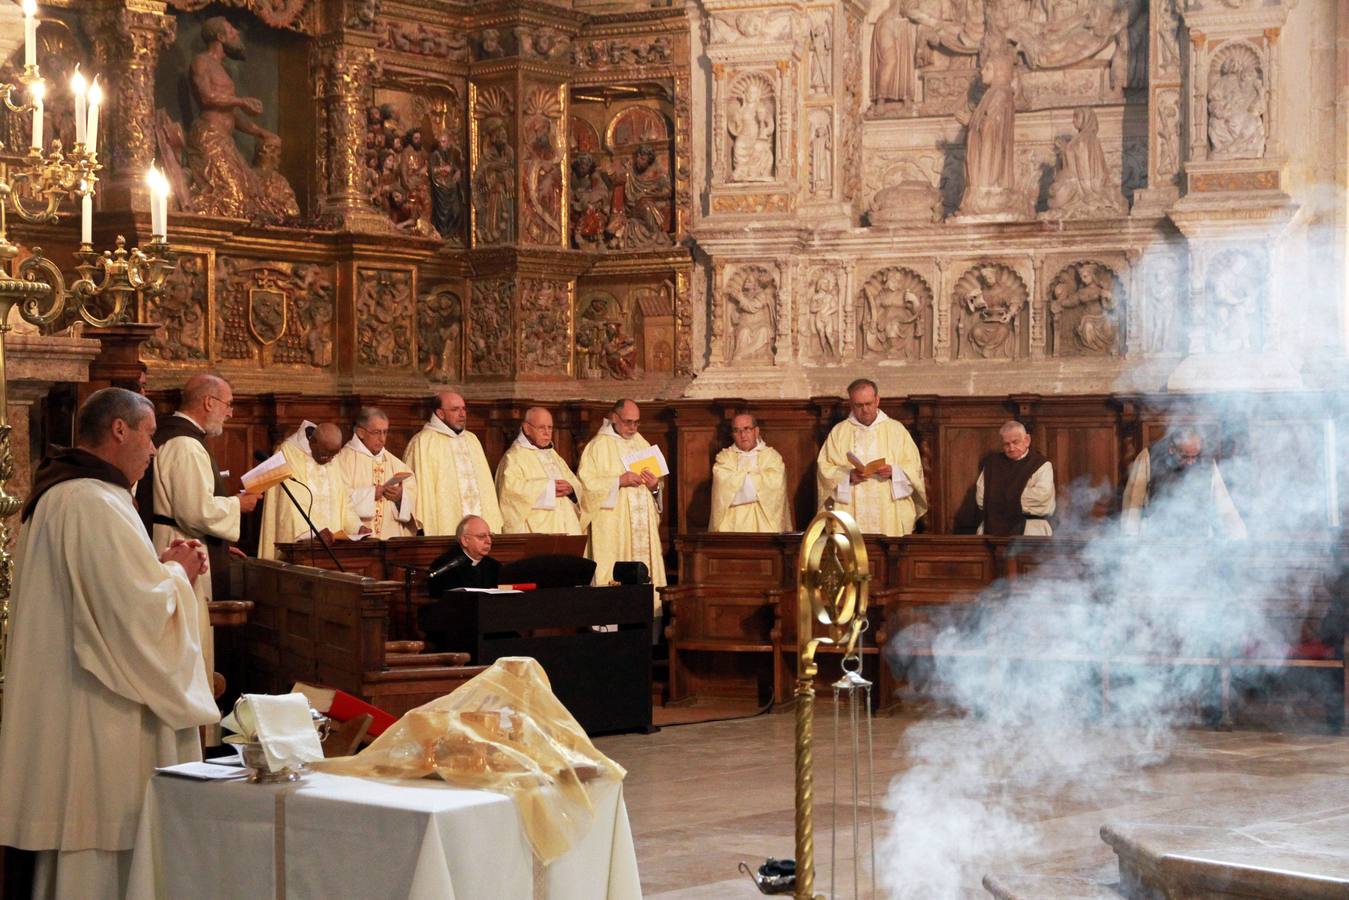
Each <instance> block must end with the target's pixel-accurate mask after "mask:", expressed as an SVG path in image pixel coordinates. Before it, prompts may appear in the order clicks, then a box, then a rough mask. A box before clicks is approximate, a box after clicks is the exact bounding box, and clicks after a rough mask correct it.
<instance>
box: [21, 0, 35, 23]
mask: <svg viewBox="0 0 1349 900" xmlns="http://www.w3.org/2000/svg"><path fill="white" fill-rule="evenodd" d="M23 14H24V15H25V16H27V17H28V18H30V19H31V18H32V17H33V16H35V15H37V0H23Z"/></svg>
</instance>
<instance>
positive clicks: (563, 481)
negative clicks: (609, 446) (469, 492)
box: [496, 406, 581, 534]
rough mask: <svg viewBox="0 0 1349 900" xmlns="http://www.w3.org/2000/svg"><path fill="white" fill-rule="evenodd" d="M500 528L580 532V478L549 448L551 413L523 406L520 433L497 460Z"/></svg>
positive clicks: (507, 531)
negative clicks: (524, 409)
mask: <svg viewBox="0 0 1349 900" xmlns="http://www.w3.org/2000/svg"><path fill="white" fill-rule="evenodd" d="M496 484H497V493H498V494H499V495H500V500H501V517H502V520H503V522H504V525H503V527H502V533H503V534H528V533H534V534H581V520H580V517H579V516H578V515H577V512H576V505H577V503H579V502H580V494H581V480H580V479H579V478H577V477H576V474H575V473H574V472H572V470H571V469H570V468H569V467H568V466H567V464H566V462H564V461H563V459H562V457H560V456H558V454H557V450H555V449H554V448H553V414H552V413H550V412H549V411H548V410H546V409H544V408H543V407H542V406H532V407H530V408H529V409H528V410H527V411H526V412H525V421H524V425H522V426H521V428H520V436H519V437H517V438H516V439H515V443H513V444H511V446H510V449H509V450H507V451H506V455H505V456H503V457H501V463H500V464H499V465H498V466H497V477H496Z"/></svg>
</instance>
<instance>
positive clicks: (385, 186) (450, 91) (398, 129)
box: [363, 85, 468, 247]
mask: <svg viewBox="0 0 1349 900" xmlns="http://www.w3.org/2000/svg"><path fill="white" fill-rule="evenodd" d="M461 97H462V94H461V93H460V89H459V88H458V87H457V86H456V85H448V86H446V87H445V88H444V89H442V90H436V91H422V90H419V91H410V90H402V89H397V88H389V87H380V88H377V89H376V90H375V91H374V99H373V102H372V105H371V106H370V108H369V110H368V111H367V115H366V129H365V157H364V159H365V167H364V170H363V178H364V193H365V195H366V196H367V197H368V198H369V200H370V203H371V205H372V206H374V207H375V208H376V209H377V210H379V211H380V212H381V213H383V214H384V215H385V216H386V217H387V218H388V220H389V221H390V222H391V223H392V224H393V225H394V227H395V228H397V229H398V230H400V231H404V232H407V233H409V234H415V235H418V236H420V237H439V238H442V239H444V240H445V241H447V242H448V243H449V244H450V245H451V246H455V247H462V246H464V244H465V238H466V235H465V229H466V225H467V220H468V203H467V198H466V197H465V196H464V173H465V171H466V169H467V166H466V164H465V154H464V114H463V111H462V109H461V107H462V101H461Z"/></svg>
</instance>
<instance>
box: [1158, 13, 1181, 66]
mask: <svg viewBox="0 0 1349 900" xmlns="http://www.w3.org/2000/svg"><path fill="white" fill-rule="evenodd" d="M1160 9H1161V13H1162V14H1161V15H1159V16H1158V17H1157V76H1158V78H1159V79H1161V80H1173V79H1174V80H1179V79H1180V63H1181V59H1180V28H1181V24H1180V12H1179V11H1178V10H1177V9H1176V0H1162V2H1161V4H1160Z"/></svg>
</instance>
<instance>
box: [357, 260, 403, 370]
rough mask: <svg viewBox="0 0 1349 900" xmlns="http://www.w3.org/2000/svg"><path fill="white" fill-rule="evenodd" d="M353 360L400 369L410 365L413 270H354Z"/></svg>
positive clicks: (377, 366)
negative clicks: (354, 331) (354, 324)
mask: <svg viewBox="0 0 1349 900" xmlns="http://www.w3.org/2000/svg"><path fill="white" fill-rule="evenodd" d="M356 321H357V323H358V327H357V328H356V362H357V363H358V364H359V365H361V366H365V367H369V368H378V369H400V368H407V367H409V366H411V365H412V331H413V323H414V322H415V321H416V318H415V317H414V314H413V303H412V272H410V271H408V270H406V269H365V268H360V269H357V270H356Z"/></svg>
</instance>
